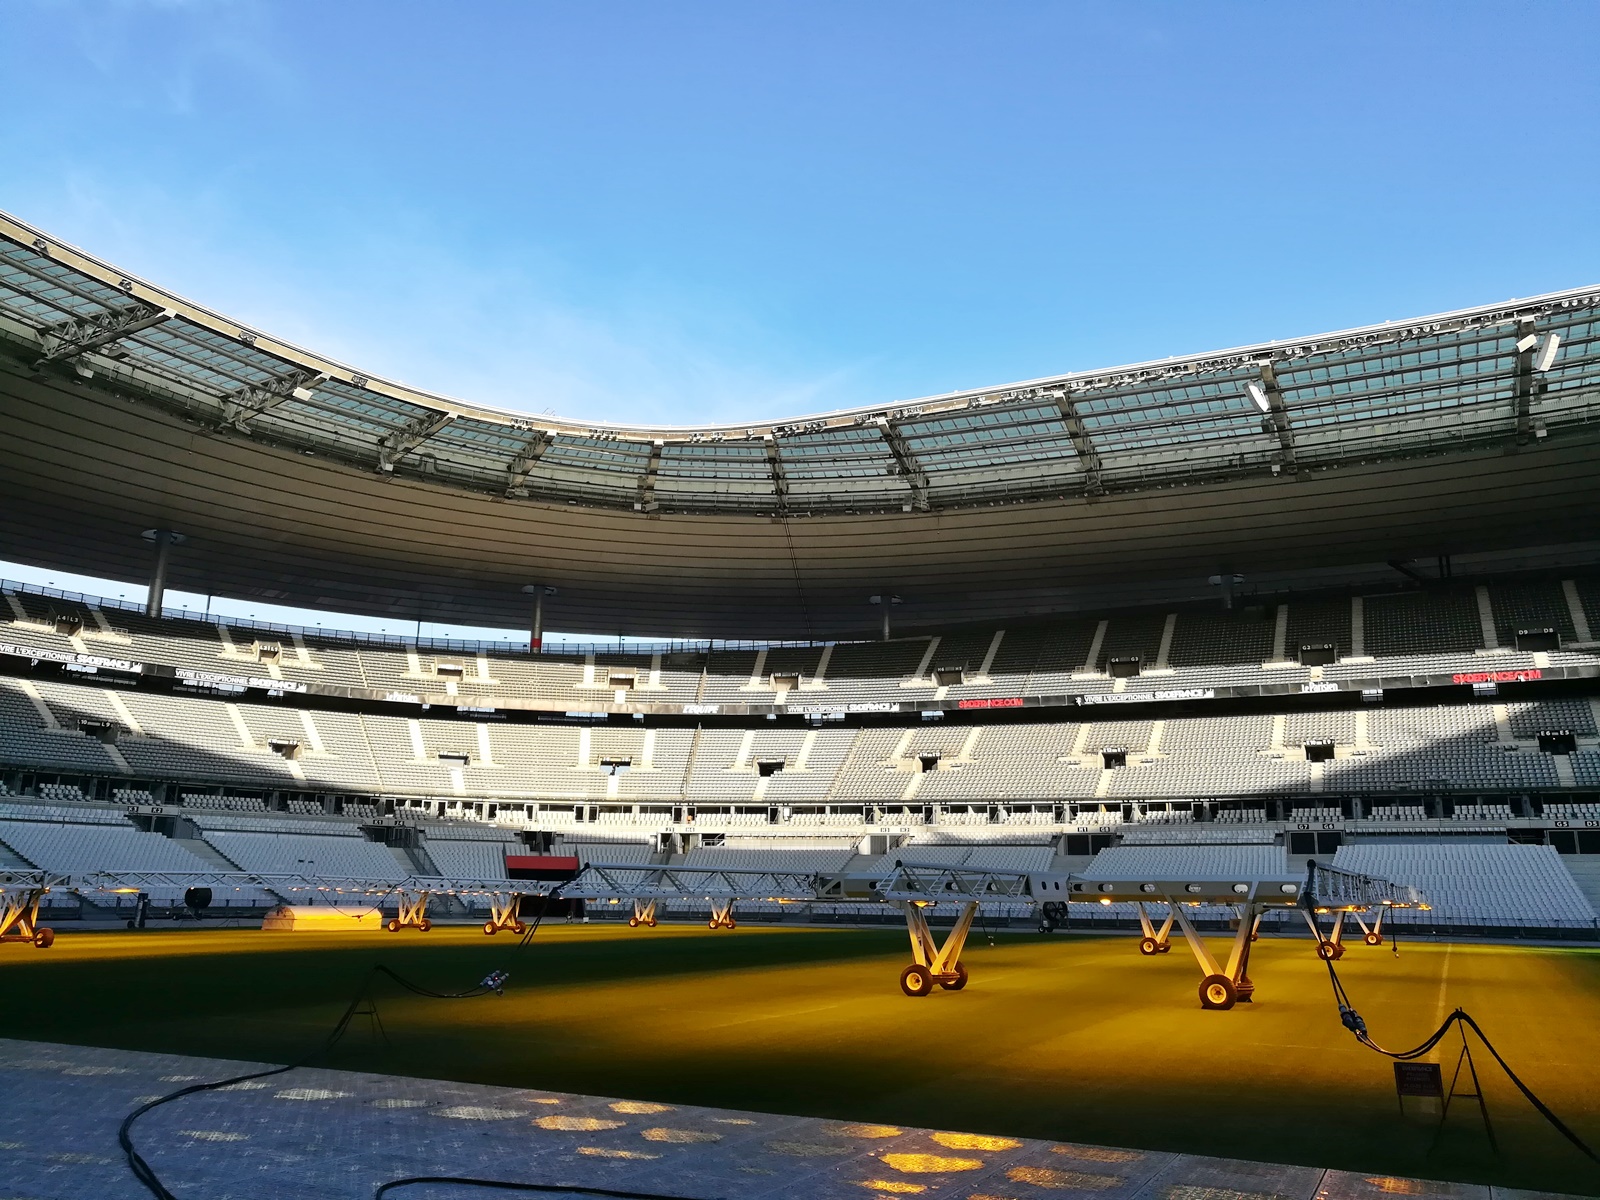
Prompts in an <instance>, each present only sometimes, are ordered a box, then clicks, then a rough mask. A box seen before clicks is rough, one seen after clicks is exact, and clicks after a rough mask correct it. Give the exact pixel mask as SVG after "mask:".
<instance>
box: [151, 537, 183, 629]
mask: <svg viewBox="0 0 1600 1200" xmlns="http://www.w3.org/2000/svg"><path fill="white" fill-rule="evenodd" d="M144 540H145V541H147V542H154V543H155V547H156V567H155V571H154V572H153V573H152V574H151V576H150V591H149V594H148V595H147V596H146V597H145V602H144V615H145V616H147V617H159V616H160V615H161V604H162V601H163V600H164V599H165V597H166V594H167V560H168V558H169V557H170V555H171V550H172V547H173V546H175V545H177V544H178V543H180V542H182V541H183V535H182V534H181V533H173V532H172V530H170V529H146V530H145V531H144Z"/></svg>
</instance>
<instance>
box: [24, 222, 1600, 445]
mask: <svg viewBox="0 0 1600 1200" xmlns="http://www.w3.org/2000/svg"><path fill="white" fill-rule="evenodd" d="M0 234H3V235H5V236H7V237H10V238H12V239H13V240H16V241H19V242H23V243H24V244H34V245H37V244H38V242H39V241H42V242H43V243H45V245H46V247H47V250H46V253H48V254H49V255H50V256H51V257H53V258H56V259H58V260H60V261H64V262H65V264H66V265H68V266H71V267H73V268H75V269H80V270H84V271H85V273H86V274H90V275H94V276H97V277H99V278H101V279H102V280H103V281H105V282H108V283H111V285H112V286H122V287H123V290H125V291H127V292H128V294H129V295H130V296H132V297H134V298H135V299H140V300H143V301H145V302H146V303H151V304H155V305H158V306H160V307H169V308H173V309H175V310H177V311H178V313H179V314H180V315H182V316H185V317H187V318H188V319H190V320H197V319H198V320H199V323H202V324H207V325H209V326H211V327H213V328H214V329H215V330H216V331H217V332H219V333H222V334H224V335H226V336H229V337H237V336H238V334H239V332H241V331H243V332H248V333H250V334H251V335H252V336H253V337H254V338H255V339H256V340H255V341H254V342H253V343H252V344H253V345H255V346H256V347H257V348H258V349H262V350H264V351H266V352H267V353H270V354H273V355H275V356H277V357H283V358H286V359H288V360H289V361H298V362H300V363H301V364H302V365H304V366H307V367H313V368H315V369H318V370H321V369H325V368H326V369H329V370H330V373H336V374H335V378H338V377H339V376H343V377H345V381H346V382H349V381H350V380H351V378H352V377H359V379H360V380H362V381H363V382H362V383H361V385H360V386H365V387H369V388H371V390H373V391H375V392H377V393H379V394H382V395H386V396H390V397H393V398H395V399H398V400H401V401H404V402H407V403H411V404H416V405H419V406H422V407H432V408H438V409H441V410H444V411H448V412H452V413H454V414H455V415H457V416H461V417H468V418H475V419H478V420H485V421H491V422H497V423H503V424H507V425H514V426H516V427H517V428H519V429H524V430H536V429H553V430H556V431H558V432H561V433H565V434H569V435H573V436H578V437H584V436H606V435H612V436H618V437H625V438H626V439H627V440H630V441H631V440H636V439H637V440H646V439H648V438H650V437H668V438H672V439H674V440H685V439H688V438H695V437H706V436H717V435H721V437H723V438H726V439H730V440H745V439H749V438H759V437H761V436H762V435H763V434H769V433H773V432H775V431H778V430H785V431H787V432H791V433H793V432H799V431H800V429H797V428H796V427H801V428H803V427H805V426H815V425H818V424H821V425H829V426H837V425H840V424H844V423H854V422H855V421H857V420H859V419H860V418H862V417H867V416H890V417H893V416H896V415H901V414H904V415H912V413H913V412H914V410H917V409H919V408H926V407H927V406H928V405H956V404H963V403H966V402H968V401H971V400H976V399H980V398H982V397H985V396H989V395H994V394H997V393H1005V392H1017V391H1027V390H1029V389H1035V388H1049V387H1061V386H1066V387H1070V386H1072V385H1074V384H1082V383H1087V382H1089V381H1093V380H1105V379H1109V378H1114V377H1118V376H1126V375H1136V374H1141V373H1148V372H1155V371H1162V372H1171V371H1175V370H1179V369H1182V368H1185V367H1190V368H1193V367H1203V366H1204V365H1206V364H1208V363H1217V364H1221V363H1225V362H1227V361H1228V360H1231V359H1239V358H1251V357H1259V356H1263V355H1268V354H1270V353H1272V352H1273V351H1278V350H1285V349H1293V348H1298V347H1303V346H1307V345H1313V344H1317V345H1320V344H1326V343H1330V342H1340V341H1353V340H1357V339H1361V338H1369V337H1372V336H1374V335H1380V334H1384V333H1388V332H1398V331H1404V330H1411V329H1416V328H1418V327H1420V326H1427V325H1436V324H1447V323H1450V322H1456V321H1472V320H1475V319H1482V318H1485V317H1492V316H1495V315H1497V314H1502V313H1506V314H1509V313H1513V312H1519V311H1526V310H1529V309H1537V308H1541V307H1549V306H1550V305H1553V304H1558V303H1560V302H1561V301H1564V300H1571V299H1578V298H1586V297H1587V298H1593V299H1595V300H1596V301H1597V302H1600V283H1595V284H1590V285H1587V286H1585V287H1575V288H1567V289H1565V290H1562V291H1557V292H1547V293H1544V294H1542V295H1538V296H1527V297H1513V298H1511V299H1508V300H1503V301H1500V302H1497V303H1493V304H1483V305H1476V306H1473V307H1471V308H1460V309H1454V310H1452V311H1450V312H1444V313H1434V314H1430V315H1427V316H1419V317H1410V318H1406V319H1404V320H1400V321H1384V322H1382V323H1380V324H1375V325H1363V326H1358V327H1356V328H1352V329H1345V330H1339V331H1336V332H1331V333H1317V334H1307V335H1303V336H1300V337H1289V338H1278V339H1275V340H1272V341H1266V342H1255V343H1252V344H1249V345H1245V346H1236V347H1233V348H1231V349H1226V350H1211V351H1206V352H1203V353H1199V354H1184V355H1174V356H1171V357H1169V358H1160V359H1151V360H1148V361H1145V362H1140V363H1129V364H1125V365H1121V366H1114V367H1100V368H1094V369H1091V370H1081V371H1069V372H1065V373H1062V374H1059V375H1047V376H1043V377H1040V378H1037V379H1028V380H1021V381H1016V382H1011V383H1001V384H994V385H990V386H987V387H977V388H966V389H962V390H959V391H953V392H943V393H939V394H936V395H932V396H923V397H919V398H917V399H908V400H892V401H882V402H879V403H874V404H863V405H858V406H854V407H850V408H841V409H833V410H831V411H828V412H821V413H808V414H804V415H801V416H795V417H787V418H783V419H780V420H763V421H756V422H751V423H749V424H720V425H630V424H625V423H621V422H600V421H582V420H576V419H573V418H570V417H559V416H548V415H541V414H536V413H529V412H522V411H519V410H517V409H508V408H498V407H495V406H493V405H486V404H477V403H474V402H471V401H466V400H460V399H456V398H455V397H451V396H446V395H444V394H442V393H439V392H432V391H428V390H426V389H424V388H418V387H414V386H412V385H410V384H404V383H399V382H396V381H394V380H389V379H384V378H382V377H380V376H376V375H371V374H369V373H368V372H366V371H362V370H359V369H357V368H355V367H351V366H349V365H348V364H345V363H341V362H339V361H338V360H336V359H332V358H329V357H328V356H327V355H325V354H322V353H321V352H319V351H314V350H307V349H306V348H304V347H302V346H298V345H296V344H295V343H293V342H287V341H283V340H282V339H280V338H277V337H275V336H273V335H271V334H265V333H261V332H260V331H258V330H257V329H256V328H255V327H254V326H252V325H245V324H243V323H241V322H239V321H236V320H234V319H233V318H231V317H227V316H224V315H223V314H221V313H218V312H216V311H215V310H214V309H210V308H207V307H206V306H204V305H201V304H196V303H194V302H193V301H190V300H187V299H185V298H184V297H182V296H179V295H178V294H177V293H175V292H172V291H169V290H168V289H166V288H163V287H160V286H158V285H156V284H152V283H149V282H147V281H145V280H143V279H141V278H139V277H138V276H135V275H131V274H129V273H127V272H125V271H123V270H122V269H121V268H119V267H115V266H113V265H112V264H110V263H108V262H106V261H105V260H104V259H101V258H99V257H97V256H96V255H93V254H90V253H89V252H87V251H85V250H82V249H80V248H79V247H77V246H74V245H72V244H71V243H70V242H66V241H63V240H62V239H61V238H58V237H56V236H55V235H53V234H50V233H48V232H46V231H44V230H42V229H39V228H38V227H36V226H34V225H31V224H29V223H28V222H26V221H24V220H22V219H21V218H19V217H16V216H13V215H12V214H10V213H8V212H6V211H4V210H3V209H0ZM62 251H64V252H66V253H67V255H69V256H70V257H69V258H67V259H62V258H61V255H60V254H59V253H58V252H62ZM86 268H87V269H86ZM128 285H131V286H128Z"/></svg>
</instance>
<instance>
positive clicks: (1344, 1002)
mask: <svg viewBox="0 0 1600 1200" xmlns="http://www.w3.org/2000/svg"><path fill="white" fill-rule="evenodd" d="M1319 936H1320V934H1319ZM1323 962H1324V963H1326V964H1327V967H1328V980H1329V982H1330V983H1332V985H1333V999H1334V1003H1336V1004H1337V1005H1338V1006H1339V1020H1340V1022H1341V1023H1342V1024H1343V1025H1344V1027H1345V1028H1346V1029H1348V1030H1349V1031H1350V1032H1351V1033H1352V1034H1354V1035H1355V1038H1356V1040H1357V1041H1358V1042H1360V1043H1361V1044H1362V1045H1363V1046H1365V1047H1366V1048H1367V1049H1369V1050H1373V1051H1376V1052H1377V1053H1379V1054H1381V1055H1383V1056H1384V1057H1386V1058H1392V1059H1394V1060H1396V1061H1397V1062H1411V1061H1413V1060H1415V1059H1418V1058H1421V1057H1422V1056H1423V1055H1424V1054H1426V1053H1428V1051H1430V1050H1432V1049H1433V1048H1434V1047H1435V1046H1437V1045H1438V1044H1439V1043H1440V1042H1441V1041H1443V1040H1444V1037H1445V1035H1446V1034H1447V1033H1449V1032H1450V1030H1451V1029H1452V1028H1453V1027H1455V1026H1456V1025H1458V1024H1459V1025H1461V1026H1462V1027H1463V1029H1464V1030H1465V1029H1470V1030H1472V1032H1473V1033H1475V1034H1476V1035H1477V1037H1478V1040H1479V1041H1480V1042H1482V1043H1483V1045H1484V1049H1486V1050H1488V1051H1489V1053H1490V1054H1491V1055H1492V1056H1493V1057H1494V1060H1495V1062H1497V1063H1499V1064H1500V1069H1501V1070H1502V1071H1504V1072H1505V1073H1506V1078H1507V1079H1509V1080H1511V1082H1512V1083H1514V1084H1516V1086H1517V1090H1518V1091H1519V1092H1521V1093H1522V1094H1523V1096H1524V1097H1526V1098H1527V1101H1528V1103H1529V1104H1531V1105H1533V1108H1534V1111H1536V1112H1537V1113H1538V1114H1539V1115H1540V1116H1541V1117H1543V1118H1544V1119H1545V1120H1546V1121H1548V1122H1549V1123H1550V1125H1551V1127H1552V1128H1554V1129H1555V1131H1556V1132H1557V1133H1559V1134H1560V1135H1561V1136H1562V1137H1564V1138H1566V1139H1567V1141H1569V1142H1571V1143H1572V1144H1573V1145H1574V1146H1576V1147H1577V1148H1578V1150H1579V1151H1580V1152H1581V1153H1582V1154H1583V1155H1584V1156H1585V1157H1587V1158H1588V1159H1590V1160H1591V1161H1592V1162H1595V1163H1600V1154H1596V1153H1595V1152H1594V1151H1593V1150H1592V1149H1590V1148H1589V1144H1588V1143H1587V1142H1585V1141H1584V1140H1583V1139H1582V1138H1581V1137H1579V1136H1578V1135H1577V1134H1576V1133H1574V1132H1573V1131H1572V1129H1571V1128H1569V1127H1568V1125H1567V1123H1566V1122H1565V1121H1563V1120H1562V1119H1561V1118H1560V1117H1558V1116H1556V1114H1555V1113H1554V1112H1552V1111H1551V1110H1550V1106H1549V1105H1547V1104H1546V1103H1545V1102H1544V1101H1543V1100H1541V1099H1539V1097H1538V1096H1536V1095H1535V1094H1534V1092H1533V1089H1532V1088H1530V1087H1529V1086H1528V1085H1527V1084H1525V1083H1523V1082H1522V1080H1521V1079H1520V1078H1519V1077H1518V1076H1517V1073H1516V1072H1515V1071H1513V1070H1512V1069H1511V1065H1510V1064H1509V1063H1507V1062H1506V1060H1505V1059H1504V1058H1502V1057H1501V1056H1500V1051H1498V1050H1496V1049H1495V1048H1494V1043H1493V1042H1491V1041H1490V1040H1489V1036H1488V1034H1486V1033H1484V1032H1483V1028H1482V1027H1481V1026H1480V1025H1479V1024H1478V1023H1477V1022H1476V1021H1475V1020H1473V1019H1472V1016H1471V1015H1470V1014H1469V1013H1468V1012H1467V1011H1466V1010H1465V1009H1462V1008H1458V1009H1456V1010H1455V1011H1454V1012H1452V1013H1451V1014H1450V1015H1449V1016H1448V1017H1446V1018H1445V1019H1444V1023H1443V1024H1442V1025H1440V1026H1439V1028H1438V1029H1436V1030H1434V1031H1433V1032H1432V1033H1431V1034H1429V1035H1428V1036H1427V1037H1426V1038H1424V1039H1423V1041H1422V1042H1421V1043H1419V1044H1418V1045H1416V1046H1413V1047H1412V1048H1411V1049H1409V1050H1388V1049H1385V1048H1384V1047H1382V1046H1380V1045H1378V1043H1377V1042H1375V1041H1373V1040H1372V1038H1371V1036H1370V1035H1369V1034H1368V1033H1367V1023H1366V1021H1365V1020H1363V1019H1362V1017H1361V1014H1360V1013H1358V1012H1357V1011H1356V1010H1355V1006H1354V1005H1353V1004H1352V1003H1351V1002H1350V995H1349V993H1348V992H1346V991H1345V988H1344V983H1343V982H1342V981H1341V980H1340V978H1339V972H1338V971H1336V970H1334V966H1333V960H1332V959H1331V958H1325V959H1323ZM1462 1040H1463V1042H1465V1040H1466V1034H1465V1032H1463V1034H1462Z"/></svg>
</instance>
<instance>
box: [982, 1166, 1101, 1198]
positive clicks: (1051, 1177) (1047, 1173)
mask: <svg viewBox="0 0 1600 1200" xmlns="http://www.w3.org/2000/svg"><path fill="white" fill-rule="evenodd" d="M1006 1178H1007V1179H1009V1180H1011V1181H1012V1182H1013V1183H1031V1184H1033V1186H1034V1187H1042V1188H1076V1189H1078V1190H1079V1191H1085V1192H1103V1191H1105V1190H1107V1189H1108V1188H1114V1187H1120V1186H1121V1185H1122V1177H1121V1176H1119V1175H1089V1174H1085V1173H1084V1172H1082V1171H1057V1170H1053V1169H1052V1168H1050V1167H1012V1168H1011V1170H1009V1171H1007V1172H1006Z"/></svg>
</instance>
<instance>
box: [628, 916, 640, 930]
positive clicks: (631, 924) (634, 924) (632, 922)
mask: <svg viewBox="0 0 1600 1200" xmlns="http://www.w3.org/2000/svg"><path fill="white" fill-rule="evenodd" d="M628 928H629V929H637V928H639V918H638V917H629V918H628Z"/></svg>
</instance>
